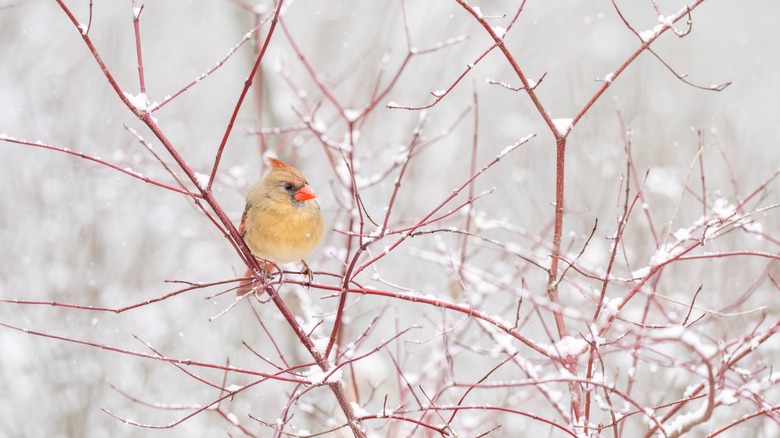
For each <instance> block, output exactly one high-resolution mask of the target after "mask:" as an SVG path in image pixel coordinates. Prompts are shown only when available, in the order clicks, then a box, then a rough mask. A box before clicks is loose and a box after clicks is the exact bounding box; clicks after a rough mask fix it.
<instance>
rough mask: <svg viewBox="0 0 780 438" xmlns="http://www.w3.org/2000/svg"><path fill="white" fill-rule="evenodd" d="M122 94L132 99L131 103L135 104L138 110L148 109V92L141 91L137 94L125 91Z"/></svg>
mask: <svg viewBox="0 0 780 438" xmlns="http://www.w3.org/2000/svg"><path fill="white" fill-rule="evenodd" d="M122 94H124V95H125V98H127V100H129V101H130V105H133V106H134V107H135V108H136V109H137V110H140V111H147V110H148V107H147V102H148V98H147V97H146V93H139V94H136V95H133V94H130V93H127V92H123V93H122Z"/></svg>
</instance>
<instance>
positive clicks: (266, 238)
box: [237, 157, 324, 295]
mask: <svg viewBox="0 0 780 438" xmlns="http://www.w3.org/2000/svg"><path fill="white" fill-rule="evenodd" d="M268 164H269V165H270V166H271V168H270V170H269V171H268V173H267V174H266V175H265V176H263V177H262V178H261V179H260V180H259V181H257V182H256V183H255V185H254V186H252V189H251V190H249V194H248V195H247V197H246V208H245V209H244V214H243V216H242V217H241V225H240V226H239V227H238V232H239V234H241V237H242V238H243V239H244V242H246V245H247V246H248V247H249V249H250V250H251V251H252V254H253V255H254V256H255V257H256V258H257V259H259V260H260V261H261V266H264V267H265V270H266V272H269V273H270V272H272V271H273V270H274V267H273V265H272V264H271V263H266V262H272V263H275V264H283V263H290V262H294V261H297V260H300V261H301V263H303V271H301V272H302V273H304V274H306V275H307V276H308V279H309V282H311V278H312V277H311V271H310V270H309V266H308V265H307V264H306V262H305V261H304V260H303V258H304V257H306V256H307V255H309V253H311V252H312V251H313V250H314V248H316V247H317V245H319V243H320V241H321V240H322V234H323V231H324V226H323V222H322V214H321V213H320V206H319V204H317V201H316V199H315V198H316V197H317V194H316V193H315V192H314V190H313V189H312V188H311V187H310V186H309V183H308V181H307V180H306V177H305V176H303V174H302V173H301V172H299V171H298V170H297V169H295V168H294V167H292V166H289V165H287V164H285V163H283V162H281V161H279V160H277V159H276V158H270V157H269V158H268ZM251 275H252V271H251V270H250V269H247V271H246V273H245V274H244V276H245V277H250V276H251ZM250 286H251V280H247V281H244V282H242V283H241V285H240V286H239V288H238V290H237V293H238V294H239V295H244V294H246V293H247V292H249V290H250Z"/></svg>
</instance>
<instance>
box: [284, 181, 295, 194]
mask: <svg viewBox="0 0 780 438" xmlns="http://www.w3.org/2000/svg"><path fill="white" fill-rule="evenodd" d="M283 187H284V189H285V190H287V191H288V192H289V191H292V189H293V185H292V184H290V183H284V186H283Z"/></svg>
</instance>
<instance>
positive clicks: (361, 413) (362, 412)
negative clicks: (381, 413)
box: [349, 402, 371, 417]
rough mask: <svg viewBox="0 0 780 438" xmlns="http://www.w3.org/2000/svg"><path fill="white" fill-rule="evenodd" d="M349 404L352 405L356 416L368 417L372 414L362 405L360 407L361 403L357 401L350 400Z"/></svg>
mask: <svg viewBox="0 0 780 438" xmlns="http://www.w3.org/2000/svg"><path fill="white" fill-rule="evenodd" d="M349 404H350V406H352V412H353V413H354V414H355V416H357V417H367V416H369V415H371V414H369V413H368V411H367V410H365V409H363V408H362V407H360V405H359V404H357V403H355V402H349Z"/></svg>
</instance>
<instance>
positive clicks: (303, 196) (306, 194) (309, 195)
mask: <svg viewBox="0 0 780 438" xmlns="http://www.w3.org/2000/svg"><path fill="white" fill-rule="evenodd" d="M316 197H317V194H316V193H314V190H312V188H311V187H309V185H308V184H306V185H305V186H303V187H301V188H300V189H298V191H297V192H295V200H296V201H308V200H309V199H314V198H316Z"/></svg>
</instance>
